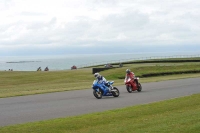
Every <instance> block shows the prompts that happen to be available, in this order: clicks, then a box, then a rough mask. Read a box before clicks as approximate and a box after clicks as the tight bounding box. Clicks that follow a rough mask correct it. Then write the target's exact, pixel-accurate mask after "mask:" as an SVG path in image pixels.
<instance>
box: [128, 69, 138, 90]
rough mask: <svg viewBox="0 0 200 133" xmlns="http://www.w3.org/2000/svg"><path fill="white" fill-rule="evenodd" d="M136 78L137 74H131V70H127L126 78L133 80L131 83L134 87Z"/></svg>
mask: <svg viewBox="0 0 200 133" xmlns="http://www.w3.org/2000/svg"><path fill="white" fill-rule="evenodd" d="M134 77H135V74H134V73H133V72H131V70H130V69H126V78H125V79H126V80H128V79H129V78H130V79H131V81H130V83H131V85H132V86H134ZM136 84H137V83H136Z"/></svg>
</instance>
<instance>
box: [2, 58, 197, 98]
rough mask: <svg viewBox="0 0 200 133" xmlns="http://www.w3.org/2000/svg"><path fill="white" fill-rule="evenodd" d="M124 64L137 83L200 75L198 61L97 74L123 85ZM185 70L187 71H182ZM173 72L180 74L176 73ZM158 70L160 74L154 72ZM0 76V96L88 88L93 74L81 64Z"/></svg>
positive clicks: (119, 69) (135, 66)
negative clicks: (134, 76)
mask: <svg viewBox="0 0 200 133" xmlns="http://www.w3.org/2000/svg"><path fill="white" fill-rule="evenodd" d="M195 59H199V58H195ZM127 68H129V69H131V70H132V71H133V72H134V73H135V75H136V76H139V77H140V82H141V83H144V82H153V81H161V80H170V79H180V78H190V77H200V62H179V63H139V64H137V63H136V64H124V66H123V67H122V68H113V69H109V70H105V71H102V72H100V74H101V75H103V76H105V78H106V79H107V80H110V81H111V80H112V81H115V84H114V85H123V84H124V82H123V79H124V77H125V70H126V69H127ZM188 71H189V72H190V71H191V73H187V74H184V73H185V72H188ZM163 72H165V73H169V72H170V73H172V74H171V75H166V74H162V73H163ZM176 72H179V73H181V74H176ZM173 73H174V74H173ZM145 74H146V75H148V74H149V75H150V76H151V75H152V74H154V75H153V76H151V77H149V78H148V77H146V76H144V75H145ZM159 74H161V75H160V76H155V75H159ZM0 79H1V80H0V92H1V93H0V98H3V97H12V96H22V95H32V94H41V93H49V92H59V91H69V90H80V89H89V88H91V84H92V82H93V80H94V77H93V74H92V68H84V69H78V70H66V71H30V72H27V71H0Z"/></svg>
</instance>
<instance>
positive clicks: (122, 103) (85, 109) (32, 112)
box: [0, 78, 200, 127]
mask: <svg viewBox="0 0 200 133" xmlns="http://www.w3.org/2000/svg"><path fill="white" fill-rule="evenodd" d="M142 87H143V90H142V92H133V93H128V92H127V90H126V89H125V85H124V86H118V89H119V91H120V96H119V97H117V98H114V97H103V98H102V99H96V98H95V97H94V96H93V93H92V89H87V90H76V91H67V92H58V93H48V94H39V95H29V96H20V97H11V98H0V127H1V126H7V125H14V124H21V123H26V122H34V121H40V120H47V119H53V118H59V117H67V116H75V115H80V114H87V113H92V112H101V111H105V110H111V109H117V108H123V107H127V106H133V105H138V104H145V103H151V102H155V101H161V100H166V99H170V98H176V97H181V96H186V95H191V94H194V93H200V78H190V79H181V80H169V81H162V82H152V83H143V84H142Z"/></svg>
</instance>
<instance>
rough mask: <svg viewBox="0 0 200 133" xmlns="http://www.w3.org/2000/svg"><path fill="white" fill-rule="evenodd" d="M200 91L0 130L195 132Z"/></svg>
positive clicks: (42, 132) (17, 132) (11, 132)
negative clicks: (198, 92)
mask: <svg viewBox="0 0 200 133" xmlns="http://www.w3.org/2000/svg"><path fill="white" fill-rule="evenodd" d="M199 101H200V94H194V95H190V96H186V97H181V98H176V99H171V100H166V101H161V102H155V103H151V104H143V105H138V106H132V107H127V108H122V109H116V110H110V111H105V112H101V113H93V114H87V115H81V116H76V117H67V118H59V119H53V120H47V121H40V122H34V123H26V124H21V125H14V126H6V127H1V128H0V132H1V133H27V132H28V133H112V132H115V133H130V132H131V133H144V132H146V133H155V132H162V133H169V132H170V133H198V132H199V131H200V104H199Z"/></svg>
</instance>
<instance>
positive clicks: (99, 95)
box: [93, 89, 103, 99]
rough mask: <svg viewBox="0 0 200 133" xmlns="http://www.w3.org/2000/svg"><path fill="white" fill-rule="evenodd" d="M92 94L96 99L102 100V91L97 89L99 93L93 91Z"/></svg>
mask: <svg viewBox="0 0 200 133" xmlns="http://www.w3.org/2000/svg"><path fill="white" fill-rule="evenodd" d="M93 94H94V96H95V97H96V98H97V99H101V98H102V95H103V93H102V91H101V90H100V89H99V92H97V91H95V90H94V91H93Z"/></svg>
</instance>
